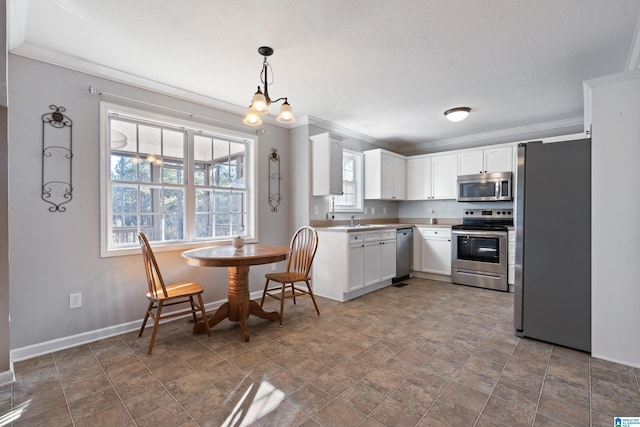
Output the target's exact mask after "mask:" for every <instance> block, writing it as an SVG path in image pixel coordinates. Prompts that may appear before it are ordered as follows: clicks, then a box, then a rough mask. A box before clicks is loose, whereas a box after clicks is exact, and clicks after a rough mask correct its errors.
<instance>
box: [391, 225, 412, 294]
mask: <svg viewBox="0 0 640 427" xmlns="http://www.w3.org/2000/svg"><path fill="white" fill-rule="evenodd" d="M412 262H413V228H412V227H407V228H398V229H397V231H396V277H395V279H393V280H392V282H393V283H396V282H399V281H401V280H404V279H408V278H409V275H410V274H411V264H412Z"/></svg>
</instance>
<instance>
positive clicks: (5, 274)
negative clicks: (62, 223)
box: [0, 0, 13, 384]
mask: <svg viewBox="0 0 640 427" xmlns="http://www.w3.org/2000/svg"><path fill="white" fill-rule="evenodd" d="M6 22H7V6H6V2H5V1H4V0H0V28H2V32H0V43H1V44H2V46H3V53H2V55H0V105H1V106H2V108H0V171H1V172H0V236H3V237H4V238H0V384H2V383H3V382H4V380H3V377H5V376H4V375H3V372H9V369H10V359H9V348H10V347H9V184H8V183H9V161H8V153H7V150H8V135H7V133H8V130H7V109H6V108H5V107H6V105H7V48H6V45H7V37H6V33H7V31H6V28H7V25H6ZM11 376H13V375H11Z"/></svg>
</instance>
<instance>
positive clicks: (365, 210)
mask: <svg viewBox="0 0 640 427" xmlns="http://www.w3.org/2000/svg"><path fill="white" fill-rule="evenodd" d="M364 214H365V215H369V208H368V207H367V206H365V207H364Z"/></svg>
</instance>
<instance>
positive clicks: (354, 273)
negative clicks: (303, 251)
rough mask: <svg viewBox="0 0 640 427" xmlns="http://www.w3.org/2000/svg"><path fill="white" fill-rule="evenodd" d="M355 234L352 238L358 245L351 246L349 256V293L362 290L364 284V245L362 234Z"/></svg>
mask: <svg viewBox="0 0 640 427" xmlns="http://www.w3.org/2000/svg"><path fill="white" fill-rule="evenodd" d="M354 234H356V235H355V236H352V237H355V238H356V243H354V244H349V252H348V256H347V263H348V265H347V277H348V280H347V289H346V291H347V292H352V291H356V290H358V289H360V288H362V286H363V283H364V271H363V269H362V266H363V265H364V245H363V244H362V233H354ZM358 239H359V241H358ZM316 262H317V260H316Z"/></svg>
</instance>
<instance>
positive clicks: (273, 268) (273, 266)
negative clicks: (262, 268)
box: [271, 262, 277, 271]
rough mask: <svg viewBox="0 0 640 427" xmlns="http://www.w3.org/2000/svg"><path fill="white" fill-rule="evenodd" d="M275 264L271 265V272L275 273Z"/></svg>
mask: <svg viewBox="0 0 640 427" xmlns="http://www.w3.org/2000/svg"><path fill="white" fill-rule="evenodd" d="M276 268H277V264H276V263H275V262H274V263H272V264H271V271H276Z"/></svg>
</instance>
